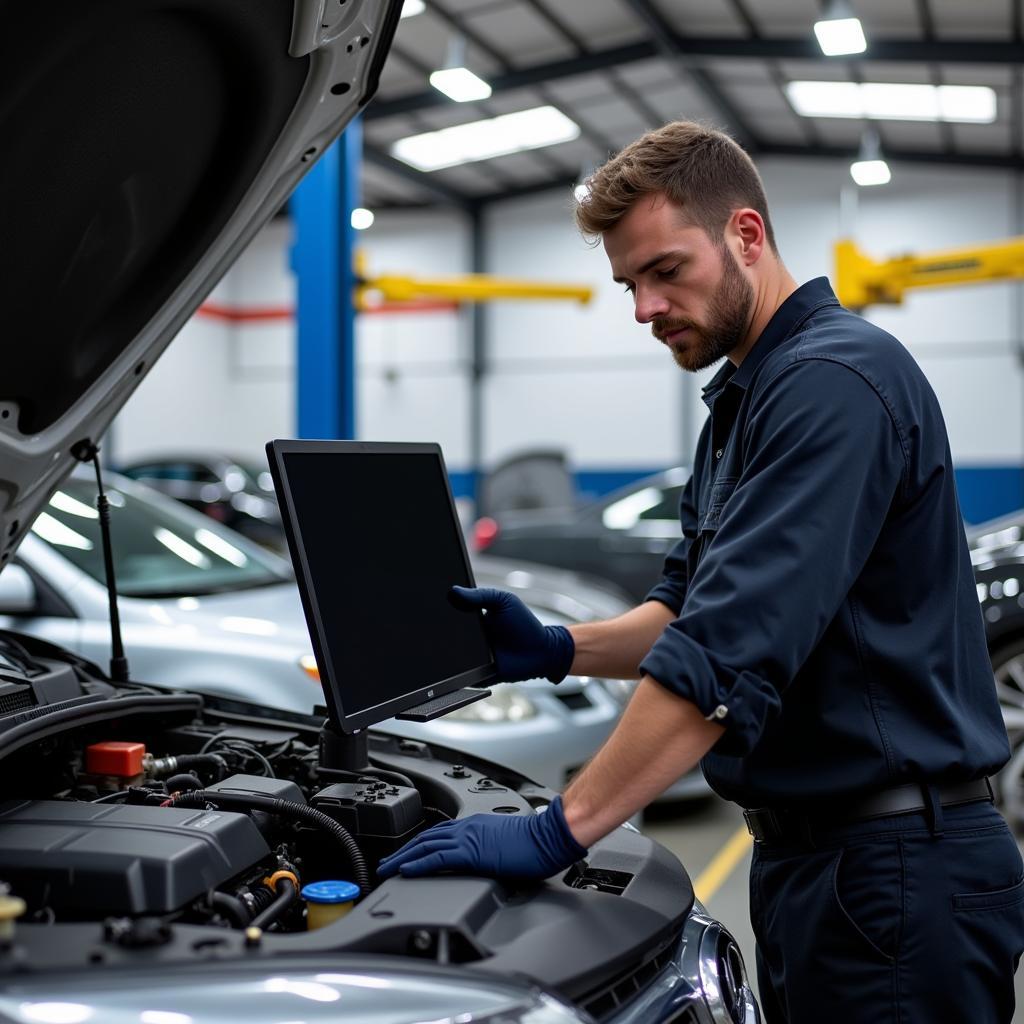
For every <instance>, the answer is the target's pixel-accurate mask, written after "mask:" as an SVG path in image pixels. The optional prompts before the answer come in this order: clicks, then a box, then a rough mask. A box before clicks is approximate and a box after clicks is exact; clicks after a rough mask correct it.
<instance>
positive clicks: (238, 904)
mask: <svg viewBox="0 0 1024 1024" xmlns="http://www.w3.org/2000/svg"><path fill="white" fill-rule="evenodd" d="M210 906H211V907H212V908H213V909H214V910H216V911H217V913H218V914H220V915H221V916H222V917H226V918H227V919H228V920H229V921H230V922H231V924H232V925H233V926H234V927H235V928H246V927H248V925H249V911H248V910H246V907H245V904H244V903H243V902H242V901H241V900H240V899H238V897H237V896H231V895H229V894H228V893H226V892H214V893H211V894H210Z"/></svg>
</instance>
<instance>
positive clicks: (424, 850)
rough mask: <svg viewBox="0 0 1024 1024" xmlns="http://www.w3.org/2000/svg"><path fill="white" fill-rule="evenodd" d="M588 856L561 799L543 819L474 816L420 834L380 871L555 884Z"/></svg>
mask: <svg viewBox="0 0 1024 1024" xmlns="http://www.w3.org/2000/svg"><path fill="white" fill-rule="evenodd" d="M586 854H587V851H586V850H585V849H584V848H583V847H582V846H580V844H579V843H577V842H576V840H575V838H574V837H573V834H572V833H571V832H570V831H569V826H568V825H567V824H566V821H565V814H564V812H563V811H562V798H561V797H560V796H556V797H555V799H554V800H553V801H552V802H551V804H549V805H548V809H547V810H546V811H544V812H543V813H541V814H472V815H470V816H469V817H468V818H460V819H459V820H458V821H445V822H443V823H442V824H440V825H435V826H434V827H433V828H428V829H427V830H426V831H425V832H421V833H420V834H419V835H418V836H417V837H416V838H415V839H413V840H412V841H410V842H408V843H406V844H405V846H403V847H402V848H401V849H400V850H399V851H397V853H393V854H392V855H391V856H390V857H385V858H384V860H382V861H381V862H380V866H379V867H378V868H377V874H378V875H380V877H381V878H390V877H391V876H392V875H396V874H398V873H399V872H401V874H402V876H403V877H405V878H417V877H419V876H420V875H434V874H437V873H438V872H439V871H457V872H460V873H461V874H467V875H489V876H491V877H494V878H550V877H551V875H555V874H557V873H558V872H559V871H564V870H565V869H566V868H567V867H569V866H570V865H571V864H575V863H576V861H578V860H579V859H580V858H582V857H585V856H586Z"/></svg>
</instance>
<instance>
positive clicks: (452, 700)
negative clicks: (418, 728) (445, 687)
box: [395, 686, 491, 722]
mask: <svg viewBox="0 0 1024 1024" xmlns="http://www.w3.org/2000/svg"><path fill="white" fill-rule="evenodd" d="M490 695H491V691H490V690H483V689H478V688H477V687H475V686H466V687H464V688H463V689H461V690H455V691H453V692H452V693H446V694H445V695H444V696H443V697H435V698H434V699H433V700H428V701H426V702H425V703H423V704H417V705H416V706H415V707H412V708H406V709H405V710H404V711H402V712H399V714H397V715H395V718H397V719H399V720H400V721H405V722H431V721H433V720H434V719H435V718H440V717H441V716H442V715H447V714H448V712H449V711H455V710H456V709H458V708H464V707H465V706H466V705H467V704H473V703H474V702H475V701H478V700H483V699H484V697H490Z"/></svg>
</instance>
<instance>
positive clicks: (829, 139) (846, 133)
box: [814, 117, 864, 149]
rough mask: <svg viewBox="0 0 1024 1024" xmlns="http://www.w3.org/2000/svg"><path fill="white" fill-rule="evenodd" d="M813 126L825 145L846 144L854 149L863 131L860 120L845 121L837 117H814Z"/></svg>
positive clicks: (862, 124)
mask: <svg viewBox="0 0 1024 1024" xmlns="http://www.w3.org/2000/svg"><path fill="white" fill-rule="evenodd" d="M814 128H815V131H817V133H818V135H819V137H820V138H821V142H822V145H825V146H846V147H848V148H851V149H856V148H857V147H858V146H859V145H860V137H861V133H862V132H863V131H864V123H863V122H862V121H855V120H850V121H845V120H842V119H841V118H838V117H828V118H815V120H814Z"/></svg>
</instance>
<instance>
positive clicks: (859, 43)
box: [814, 0, 868, 57]
mask: <svg viewBox="0 0 1024 1024" xmlns="http://www.w3.org/2000/svg"><path fill="white" fill-rule="evenodd" d="M814 34H815V35H816V36H817V37H818V45H819V46H820V47H821V52H822V53H823V54H825V56H826V57H841V56H843V55H845V54H848V53H863V52H864V51H865V50H866V49H867V48H868V41H867V39H865V38H864V28H863V26H862V25H861V23H860V18H858V17H857V16H856V15H855V14H854V13H853V9H852V8H851V7H850V5H849V3H848V2H847V0H830V3H829V4H828V6H827V7H826V8H825V16H824V17H823V18H822V19H821V21H816V22H815V23H814Z"/></svg>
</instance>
